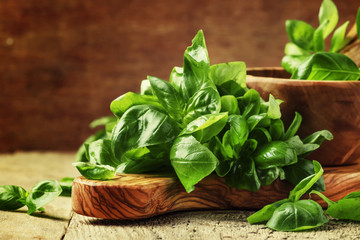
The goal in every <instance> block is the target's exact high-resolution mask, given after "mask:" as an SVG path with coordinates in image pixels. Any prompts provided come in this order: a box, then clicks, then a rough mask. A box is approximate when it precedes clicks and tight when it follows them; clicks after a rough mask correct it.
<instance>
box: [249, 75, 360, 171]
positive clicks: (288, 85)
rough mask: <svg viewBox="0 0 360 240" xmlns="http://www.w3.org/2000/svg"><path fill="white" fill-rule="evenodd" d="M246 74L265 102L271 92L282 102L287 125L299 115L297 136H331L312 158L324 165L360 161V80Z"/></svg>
mask: <svg viewBox="0 0 360 240" xmlns="http://www.w3.org/2000/svg"><path fill="white" fill-rule="evenodd" d="M248 74H250V75H248V76H247V85H248V87H250V88H254V89H256V90H257V91H258V92H259V93H260V95H261V96H262V97H263V98H264V99H268V98H269V94H270V93H271V94H272V95H273V96H274V97H275V98H279V99H282V100H283V101H284V103H282V104H281V105H280V107H281V112H282V119H283V120H284V123H285V125H286V126H289V124H290V123H291V121H292V120H293V118H294V115H295V112H299V113H300V114H301V115H302V117H303V121H302V124H301V126H300V129H299V132H298V133H299V135H300V137H306V136H308V135H310V134H312V133H313V132H316V131H319V130H323V129H327V130H329V131H330V132H331V133H332V134H333V135H334V139H333V140H332V141H325V142H324V143H323V144H322V145H321V147H320V148H319V149H318V150H316V151H315V152H313V153H312V154H311V155H310V158H311V159H314V160H317V161H319V162H320V163H321V164H322V165H325V166H329V165H346V164H352V163H359V162H360V115H359V112H360V81H309V80H306V81H305V80H290V79H285V78H283V77H286V73H285V72H284V70H282V69H280V68H263V69H250V70H249V71H248Z"/></svg>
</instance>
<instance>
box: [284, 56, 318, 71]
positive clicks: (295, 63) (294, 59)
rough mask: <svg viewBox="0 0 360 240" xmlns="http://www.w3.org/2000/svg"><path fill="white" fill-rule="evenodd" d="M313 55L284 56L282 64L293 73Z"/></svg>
mask: <svg viewBox="0 0 360 240" xmlns="http://www.w3.org/2000/svg"><path fill="white" fill-rule="evenodd" d="M310 57H311V55H301V56H292V55H288V56H284V57H283V58H282V60H281V66H282V67H283V68H284V69H285V70H286V71H287V72H289V73H291V74H293V73H294V72H295V71H296V69H297V68H298V67H299V66H300V65H301V64H303V63H304V62H306V61H307V60H308V59H309V58H310Z"/></svg>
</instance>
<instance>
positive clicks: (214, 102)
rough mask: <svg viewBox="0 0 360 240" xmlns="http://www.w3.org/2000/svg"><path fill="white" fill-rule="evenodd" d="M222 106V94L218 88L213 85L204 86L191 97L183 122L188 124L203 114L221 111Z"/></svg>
mask: <svg viewBox="0 0 360 240" xmlns="http://www.w3.org/2000/svg"><path fill="white" fill-rule="evenodd" d="M220 108H221V102H220V95H219V92H218V91H217V90H216V88H213V87H211V86H207V87H204V88H202V89H200V90H199V91H198V92H196V93H195V94H194V95H193V96H192V97H191V98H190V99H189V104H188V106H187V108H186V115H185V117H184V119H183V123H184V124H185V125H187V124H188V123H190V122H191V121H193V120H195V119H196V118H198V117H200V116H202V115H205V114H211V113H219V112H220Z"/></svg>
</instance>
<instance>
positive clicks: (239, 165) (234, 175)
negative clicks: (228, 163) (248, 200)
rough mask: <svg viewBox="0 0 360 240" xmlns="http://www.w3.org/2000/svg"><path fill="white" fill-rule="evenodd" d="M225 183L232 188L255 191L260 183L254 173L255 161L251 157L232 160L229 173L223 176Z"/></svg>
mask: <svg viewBox="0 0 360 240" xmlns="http://www.w3.org/2000/svg"><path fill="white" fill-rule="evenodd" d="M225 180H226V183H227V185H229V186H230V187H234V188H240V189H246V190H248V191H252V192H256V191H258V190H259V188H260V186H261V183H260V180H259V178H258V176H257V173H256V167H255V163H254V161H253V160H252V159H251V158H246V159H242V160H238V161H236V162H234V164H233V165H232V167H231V170H230V171H229V173H228V174H227V175H226V176H225Z"/></svg>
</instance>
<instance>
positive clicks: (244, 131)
mask: <svg viewBox="0 0 360 240" xmlns="http://www.w3.org/2000/svg"><path fill="white" fill-rule="evenodd" d="M228 122H229V126H230V130H229V135H230V141H231V145H232V146H233V147H235V146H237V145H239V146H243V145H244V143H245V141H246V140H247V139H248V136H249V127H248V124H247V121H246V119H245V118H244V117H243V116H240V115H230V116H229V120H228Z"/></svg>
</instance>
